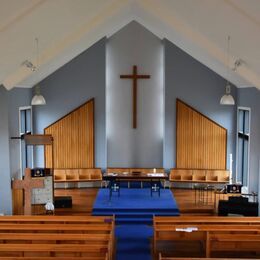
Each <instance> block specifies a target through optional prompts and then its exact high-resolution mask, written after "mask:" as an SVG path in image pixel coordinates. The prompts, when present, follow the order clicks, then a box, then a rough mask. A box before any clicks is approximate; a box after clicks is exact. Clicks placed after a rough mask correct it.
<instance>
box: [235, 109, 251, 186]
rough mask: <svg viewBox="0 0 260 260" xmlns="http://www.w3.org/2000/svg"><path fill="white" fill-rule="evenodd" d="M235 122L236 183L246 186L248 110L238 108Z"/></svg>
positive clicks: (248, 130)
mask: <svg viewBox="0 0 260 260" xmlns="http://www.w3.org/2000/svg"><path fill="white" fill-rule="evenodd" d="M237 118H238V120H237V182H241V183H242V184H243V186H246V187H247V186H248V174H249V141H250V109H249V108H241V107H239V108H238V117H237Z"/></svg>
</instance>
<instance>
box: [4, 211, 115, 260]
mask: <svg viewBox="0 0 260 260" xmlns="http://www.w3.org/2000/svg"><path fill="white" fill-rule="evenodd" d="M114 248H115V242H114V217H93V216H75V217H74V216H64V217H63V216H2V217H0V259H39V260H40V259H49V258H52V259H53V258H55V259H74V258H75V259H76V258H77V259H86V260H90V259H92V260H95V259H97V260H101V259H102V260H105V259H106V260H112V259H113V258H114Z"/></svg>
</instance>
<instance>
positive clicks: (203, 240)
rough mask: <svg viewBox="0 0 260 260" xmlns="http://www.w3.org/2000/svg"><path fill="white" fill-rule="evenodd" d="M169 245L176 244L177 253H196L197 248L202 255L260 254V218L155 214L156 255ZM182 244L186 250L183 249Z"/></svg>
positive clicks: (154, 246) (244, 255)
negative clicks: (163, 215)
mask: <svg viewBox="0 0 260 260" xmlns="http://www.w3.org/2000/svg"><path fill="white" fill-rule="evenodd" d="M188 231H190V232H188ZM167 243H168V244H167ZM169 245H171V246H173V245H175V246H176V249H175V251H176V252H175V253H176V254H177V255H178V253H179V254H180V256H186V257H188V256H194V254H195V253H194V252H195V251H196V254H197V255H196V254H195V255H196V256H200V257H202V256H203V257H212V256H215V257H219V256H224V255H228V254H229V256H232V255H233V257H234V256H235V257H237V256H239V257H241V256H243V257H250V258H252V257H254V256H255V257H258V258H260V247H259V245H260V218H257V217H241V218H238V217H195V216H185V217H154V241H153V248H154V255H155V257H158V254H159V252H162V253H167V254H169V252H167V250H168V251H170V250H169V249H170V248H169ZM167 247H168V248H167ZM181 247H182V248H184V249H185V250H180V248H181ZM189 247H190V252H189ZM179 251H180V252H179ZM181 251H183V255H182V252H181ZM236 252H237V253H236ZM238 252H240V253H238ZM241 252H242V253H241ZM189 253H190V255H189ZM178 256H179V255H178Z"/></svg>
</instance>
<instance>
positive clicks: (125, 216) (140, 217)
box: [92, 188, 179, 224]
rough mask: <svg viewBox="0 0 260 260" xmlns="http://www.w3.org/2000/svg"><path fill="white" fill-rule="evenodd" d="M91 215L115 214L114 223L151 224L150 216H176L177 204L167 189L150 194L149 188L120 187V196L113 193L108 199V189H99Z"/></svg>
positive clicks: (177, 213)
mask: <svg viewBox="0 0 260 260" xmlns="http://www.w3.org/2000/svg"><path fill="white" fill-rule="evenodd" d="M92 215H96V216H107V215H115V218H116V224H129V223H141V224H152V217H153V216H154V215H156V216H178V215H179V209H178V205H177V203H176V201H175V199H174V197H173V195H172V192H171V191H170V190H169V189H161V196H160V197H159V196H158V193H155V194H153V196H151V194H150V189H147V188H145V189H127V188H121V191H120V196H117V193H114V194H113V196H112V198H111V200H109V189H100V190H99V191H98V194H97V197H96V201H95V203H94V206H93V210H92Z"/></svg>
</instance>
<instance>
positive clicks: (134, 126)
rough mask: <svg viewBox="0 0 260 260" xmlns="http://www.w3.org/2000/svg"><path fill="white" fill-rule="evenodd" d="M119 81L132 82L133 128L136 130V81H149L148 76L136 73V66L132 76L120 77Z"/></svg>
mask: <svg viewBox="0 0 260 260" xmlns="http://www.w3.org/2000/svg"><path fill="white" fill-rule="evenodd" d="M120 78H121V79H132V80H133V128H137V80H138V79H149V78H150V75H141V74H138V73H137V66H136V65H134V66H133V74H130V75H120Z"/></svg>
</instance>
